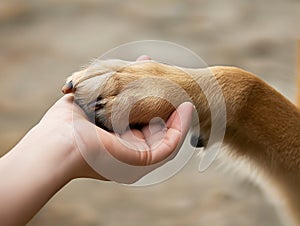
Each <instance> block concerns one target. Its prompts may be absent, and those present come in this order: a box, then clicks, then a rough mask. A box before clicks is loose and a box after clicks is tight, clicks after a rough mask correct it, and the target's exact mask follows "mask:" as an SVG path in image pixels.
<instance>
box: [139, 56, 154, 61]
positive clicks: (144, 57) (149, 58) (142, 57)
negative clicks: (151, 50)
mask: <svg viewBox="0 0 300 226" xmlns="http://www.w3.org/2000/svg"><path fill="white" fill-rule="evenodd" d="M142 60H151V57H149V56H147V55H142V56H139V57H138V58H137V59H136V61H142Z"/></svg>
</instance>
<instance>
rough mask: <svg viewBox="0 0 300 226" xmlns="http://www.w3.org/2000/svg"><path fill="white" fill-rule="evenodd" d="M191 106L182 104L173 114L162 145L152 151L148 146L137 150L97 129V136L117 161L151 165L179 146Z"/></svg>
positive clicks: (188, 124)
mask: <svg viewBox="0 0 300 226" xmlns="http://www.w3.org/2000/svg"><path fill="white" fill-rule="evenodd" d="M192 111H193V105H192V104H191V103H183V104H182V105H180V106H179V107H178V109H177V110H176V111H175V112H174V113H173V114H175V115H174V116H173V114H172V117H171V119H172V120H171V121H170V120H169V121H170V122H169V121H168V123H169V129H168V130H167V132H166V134H165V136H164V138H163V140H162V143H161V144H160V145H159V146H158V147H157V148H156V149H154V150H151V149H150V147H149V146H146V147H144V149H143V150H137V149H135V148H133V147H132V145H130V143H128V142H127V143H126V141H125V140H122V139H121V138H118V137H116V136H115V135H112V134H110V133H107V132H106V131H104V130H101V129H99V130H98V131H99V136H100V138H101V140H102V142H103V145H104V147H105V148H106V150H107V151H108V152H109V153H110V154H111V155H113V156H114V157H115V158H117V159H118V160H119V161H122V162H124V163H127V164H130V165H137V166H141V165H151V164H155V163H158V162H160V161H162V160H164V159H165V158H167V157H168V156H169V155H170V154H171V153H172V152H173V151H174V150H175V149H176V148H177V147H178V146H179V145H181V143H182V141H183V139H184V137H185V135H186V133H187V131H188V128H189V126H190V122H191V118H192Z"/></svg>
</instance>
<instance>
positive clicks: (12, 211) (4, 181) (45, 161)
mask: <svg viewBox="0 0 300 226" xmlns="http://www.w3.org/2000/svg"><path fill="white" fill-rule="evenodd" d="M192 111H193V105H192V104H190V103H183V104H182V105H180V106H179V107H178V108H177V110H176V111H174V112H173V114H172V115H171V116H170V118H169V119H168V121H167V122H166V128H165V129H164V130H163V128H162V129H161V130H159V131H156V132H155V133H152V134H151V133H149V131H148V128H147V126H145V127H144V128H143V129H141V130H132V131H131V132H133V134H134V135H135V136H136V137H138V138H139V139H138V143H139V144H138V145H141V146H143V147H145V150H146V152H144V153H147V154H141V153H140V152H138V151H136V150H130V149H129V148H128V147H126V146H124V145H123V144H122V143H120V142H119V140H118V138H117V137H116V135H115V134H113V133H109V132H107V131H105V130H103V129H101V128H99V127H96V126H95V125H94V124H92V123H91V122H90V121H88V120H87V118H86V116H85V114H84V113H83V111H82V110H81V108H80V107H79V106H77V105H75V104H74V103H73V96H72V95H65V96H64V97H62V98H61V99H59V100H58V101H57V102H56V103H55V104H54V105H53V106H52V107H51V108H50V109H49V110H48V112H47V113H46V114H45V115H44V117H43V118H42V119H41V121H40V122H39V123H38V124H37V125H36V126H34V127H33V128H32V129H31V130H30V131H29V132H28V133H27V134H26V135H25V136H24V137H23V138H22V140H21V141H20V142H19V143H18V144H17V145H16V146H15V147H14V148H13V149H12V150H10V151H9V152H8V153H7V154H6V155H4V156H3V157H2V158H0V178H1V186H0V209H1V211H0V222H1V225H25V224H26V223H27V222H28V221H30V219H31V218H32V217H33V216H34V215H35V214H36V213H37V212H38V211H39V210H40V209H41V208H42V207H43V206H44V205H45V204H46V203H47V201H48V200H49V199H50V198H51V197H52V196H53V195H55V193H56V192H58V191H59V190H60V189H62V188H63V187H64V186H65V185H66V184H67V183H69V182H70V181H71V180H73V179H76V178H93V179H98V180H107V179H106V178H104V177H103V176H102V175H100V174H98V173H97V172H95V171H94V170H93V169H92V168H91V167H90V166H89V164H88V163H87V162H86V161H85V160H84V158H83V157H82V155H81V152H80V151H79V150H78V145H77V144H76V142H78V141H75V138H74V134H73V132H74V131H73V123H74V121H75V123H76V122H78V123H81V124H84V125H85V127H84V128H86V129H88V130H92V131H96V133H97V136H98V137H97V138H100V139H101V143H100V144H101V145H102V146H101V147H100V149H99V140H98V139H95V138H94V137H89V136H88V135H89V132H88V131H79V133H80V134H78V135H79V136H80V137H81V141H82V142H85V145H83V147H84V148H87V150H85V151H88V152H91V154H93V152H95V151H97V152H99V151H100V152H101V151H105V150H106V151H108V152H109V153H111V154H112V155H113V156H114V157H115V158H117V159H118V160H120V161H122V162H125V163H128V164H131V165H151V164H154V163H157V162H161V161H163V160H164V159H165V158H166V157H168V156H169V155H170V154H171V153H173V152H174V151H176V150H178V147H179V146H180V144H181V143H182V142H183V140H184V137H185V135H186V133H187V131H188V128H189V126H190V122H191V118H192ZM157 133H163V137H161V136H158V137H157V136H156V135H157ZM123 139H126V134H125V135H124V136H123ZM157 139H162V140H161V141H162V142H161V143H160V145H158V146H157V145H155V146H153V144H154V143H157V142H158V140H157ZM128 140H130V139H128ZM81 141H80V142H81ZM134 142H137V140H135V141H134ZM141 176H142V175H140V174H139V175H138V176H137V177H136V178H134V179H135V180H138V179H139V178H140V177H141Z"/></svg>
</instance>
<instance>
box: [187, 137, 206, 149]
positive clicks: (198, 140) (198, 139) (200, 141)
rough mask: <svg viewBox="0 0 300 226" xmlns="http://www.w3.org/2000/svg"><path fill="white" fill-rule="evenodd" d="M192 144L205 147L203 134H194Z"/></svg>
mask: <svg viewBox="0 0 300 226" xmlns="http://www.w3.org/2000/svg"><path fill="white" fill-rule="evenodd" d="M190 144H191V145H192V146H193V147H195V148H201V147H204V142H203V139H202V137H201V136H195V135H193V136H192V138H191V140H190Z"/></svg>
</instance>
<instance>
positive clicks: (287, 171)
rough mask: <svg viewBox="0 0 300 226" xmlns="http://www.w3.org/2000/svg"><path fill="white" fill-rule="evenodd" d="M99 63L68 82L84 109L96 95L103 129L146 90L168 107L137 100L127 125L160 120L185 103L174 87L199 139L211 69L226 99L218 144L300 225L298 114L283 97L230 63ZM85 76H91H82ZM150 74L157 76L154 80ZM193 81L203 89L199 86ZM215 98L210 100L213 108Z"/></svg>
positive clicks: (204, 129) (205, 125) (206, 119)
mask: <svg viewBox="0 0 300 226" xmlns="http://www.w3.org/2000/svg"><path fill="white" fill-rule="evenodd" d="M101 64H103V62H102V63H101V62H100V63H96V64H95V65H98V67H97V66H94V67H93V70H92V71H93V73H87V70H89V69H85V70H83V71H81V72H78V73H77V74H75V75H74V76H73V77H71V78H70V79H69V81H71V80H74V90H76V92H75V97H76V101H77V102H78V103H79V104H80V105H81V106H82V107H83V108H84V109H85V110H86V111H89V110H88V108H87V105H86V104H87V103H89V102H90V101H92V100H94V99H95V98H96V97H97V96H99V95H100V96H101V97H102V99H101V101H102V103H103V107H102V108H101V109H100V110H99V111H97V113H96V118H98V119H99V121H101V123H102V124H103V125H104V126H105V127H107V128H108V129H111V128H112V124H111V120H112V118H111V111H112V110H113V109H112V107H113V106H114V105H116V106H118V110H117V113H116V114H115V115H116V116H115V117H114V120H117V121H118V120H120V121H122V117H124V112H126V111H127V110H128V106H130V104H128V103H129V102H130V101H131V100H132V99H133V98H135V97H139V96H142V94H143V93H147V92H149V93H151V94H157V95H158V96H163V97H165V98H166V99H172V100H173V101H174V102H173V105H174V106H172V105H171V104H170V103H168V102H167V101H166V100H164V99H163V98H158V97H152V96H151V97H148V98H145V99H142V100H140V101H138V102H137V103H136V104H135V105H134V107H133V108H132V109H131V113H130V123H131V124H137V123H138V124H145V123H148V122H149V121H150V120H151V119H152V118H153V117H155V116H159V117H161V118H163V119H165V120H166V119H167V118H168V117H169V115H170V114H171V112H172V111H173V110H174V108H175V107H177V106H178V105H179V104H180V103H182V102H184V101H188V99H187V98H186V96H185V95H183V92H182V90H180V89H178V88H176V86H179V87H182V88H183V89H184V90H185V91H186V92H187V93H188V94H189V96H190V97H191V100H190V101H192V102H193V103H194V104H195V106H196V109H197V111H198V114H199V120H200V125H201V134H202V136H203V137H204V140H205V142H206V141H207V139H208V138H209V135H210V126H211V122H210V108H209V105H208V102H207V99H206V97H205V95H204V91H207V92H208V93H211V95H213V93H214V90H213V89H212V88H211V87H210V82H211V76H210V73H212V74H213V76H214V78H215V79H216V80H217V81H218V83H219V85H220V87H221V90H222V93H223V95H224V98H225V102H226V112H227V124H226V133H225V139H224V143H225V144H227V145H229V146H230V147H231V150H230V152H231V153H232V154H234V155H236V156H237V157H239V158H245V159H247V160H250V162H253V163H254V164H255V166H256V167H257V168H258V169H260V170H262V171H263V173H264V174H265V175H266V176H267V177H269V178H270V180H271V181H272V185H273V186H276V188H278V189H279V191H280V192H281V194H282V197H281V198H282V199H285V200H286V202H287V206H286V208H287V210H288V212H289V213H290V214H291V216H292V219H293V220H294V221H295V224H296V225H300V192H299V191H300V112H299V109H297V108H296V107H295V106H294V105H293V104H292V103H291V102H289V101H288V100H287V99H286V98H285V97H283V96H282V95H281V94H279V93H278V92H277V91H276V90H274V89H273V88H272V87H270V86H269V85H267V84H266V83H265V82H263V81H262V80H261V79H259V78H258V77H256V76H254V75H253V74H251V73H249V72H247V71H244V70H242V69H239V68H235V67H219V66H218V67H210V68H208V69H188V68H185V69H184V68H183V69H180V68H177V67H173V66H168V65H164V64H160V63H157V62H153V61H143V62H140V63H128V62H122V61H115V63H113V64H114V65H115V66H114V67H113V68H110V67H111V65H110V66H107V65H109V64H107V63H104V64H105V65H106V66H105V67H106V69H105V70H104V69H103V66H101ZM128 64H129V65H128ZM116 65H117V66H116ZM108 72H112V73H111V74H110V76H107V78H105V79H102V80H101V79H100V77H101V75H102V74H104V73H108ZM91 74H92V76H91ZM191 76H192V77H191ZM86 77H89V78H91V77H92V79H87V80H85V78H86ZM152 78H160V79H159V81H158V82H155V79H152ZM141 79H142V80H141ZM135 81H140V82H137V83H135ZM168 81H172V83H170V82H168ZM195 81H197V82H199V83H201V84H203V87H204V89H207V90H204V91H203V90H201V89H200V87H199V86H198V84H197V82H195ZM97 82H99V83H97ZM203 87H202V88H203ZM218 101H220V100H218V99H216V100H215V103H214V104H215V106H218ZM121 124H122V123H121ZM120 130H122V128H121V129H120Z"/></svg>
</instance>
